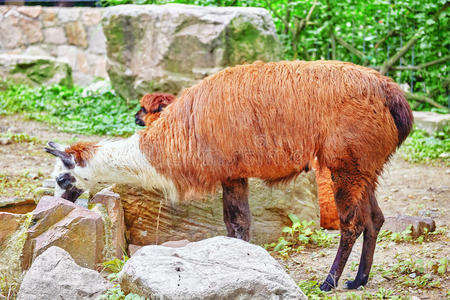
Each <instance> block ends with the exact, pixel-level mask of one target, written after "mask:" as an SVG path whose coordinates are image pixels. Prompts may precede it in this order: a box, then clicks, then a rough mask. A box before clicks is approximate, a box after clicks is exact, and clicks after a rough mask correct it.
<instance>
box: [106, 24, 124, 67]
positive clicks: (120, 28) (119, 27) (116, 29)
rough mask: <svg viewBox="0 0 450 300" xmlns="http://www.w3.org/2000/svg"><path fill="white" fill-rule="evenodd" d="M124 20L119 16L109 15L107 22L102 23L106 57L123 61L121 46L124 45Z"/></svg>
mask: <svg viewBox="0 0 450 300" xmlns="http://www.w3.org/2000/svg"><path fill="white" fill-rule="evenodd" d="M126 25H127V24H126V22H125V20H124V19H123V18H122V17H121V16H111V18H110V19H109V22H105V23H103V31H104V33H105V36H106V38H107V40H108V42H107V43H106V46H107V51H108V57H114V58H115V60H117V61H119V62H122V63H123V52H122V50H123V47H124V45H125V28H126Z"/></svg>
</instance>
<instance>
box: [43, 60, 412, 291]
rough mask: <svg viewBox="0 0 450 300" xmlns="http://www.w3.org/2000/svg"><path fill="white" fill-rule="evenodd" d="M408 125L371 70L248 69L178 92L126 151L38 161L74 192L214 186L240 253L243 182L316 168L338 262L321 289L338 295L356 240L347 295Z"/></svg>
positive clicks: (102, 147)
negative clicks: (102, 187) (329, 194)
mask: <svg viewBox="0 0 450 300" xmlns="http://www.w3.org/2000/svg"><path fill="white" fill-rule="evenodd" d="M412 121H413V117H412V112H411V109H410V107H409V104H408V102H407V101H406V100H405V97H404V95H403V92H402V90H401V89H400V88H399V87H398V85H397V84H396V83H395V82H394V81H392V80H391V79H390V78H388V77H385V76H383V75H381V74H380V73H378V72H376V71H374V70H372V69H369V68H365V67H360V66H357V65H354V64H351V63H344V62H338V61H315V62H304V61H293V62H288V61H284V62H276V63H275V62H274V63H262V62H256V63H253V64H246V65H240V66H236V67H233V68H226V69H225V70H223V71H221V72H219V73H217V74H215V75H212V76H209V77H207V78H205V79H204V80H203V81H201V82H200V83H198V84H196V85H195V86H193V87H191V88H189V89H186V90H184V91H183V92H182V93H181V95H180V96H179V97H178V99H177V101H175V102H174V103H172V104H171V105H169V106H168V107H166V108H165V109H164V110H163V111H162V112H161V115H160V117H159V118H158V119H157V120H155V121H154V122H153V123H152V126H149V127H147V128H146V129H145V130H143V131H140V132H139V133H137V134H135V135H133V136H132V137H130V138H128V139H126V140H119V141H105V142H101V143H99V144H96V145H89V144H81V146H80V144H75V145H73V146H71V147H68V148H65V147H63V146H59V145H57V144H54V143H52V144H49V146H51V148H47V151H48V152H50V153H52V154H54V155H56V156H59V157H61V164H60V171H59V174H68V176H69V177H68V178H69V180H70V186H73V187H77V188H80V189H81V188H84V189H86V188H87V189H89V188H91V187H93V186H95V185H96V184H97V183H98V182H111V183H113V182H119V183H128V184H134V185H139V186H142V187H144V188H147V189H160V190H163V191H164V192H165V193H167V194H169V195H170V196H171V197H174V196H175V195H179V196H180V198H181V199H183V195H185V194H186V193H188V192H195V193H199V194H204V193H208V192H213V191H215V189H216V187H217V185H218V184H219V183H221V185H222V187H223V206H224V220H225V225H226V228H227V231H228V236H231V237H237V238H240V239H243V240H246V241H248V240H249V239H250V235H249V233H250V222H251V214H250V211H249V205H248V181H247V178H249V177H257V178H261V179H264V180H265V181H266V182H267V183H268V184H276V183H279V182H288V181H290V180H292V179H294V178H295V177H296V176H297V175H298V174H300V173H301V172H302V171H303V170H304V169H308V168H309V166H310V164H311V162H312V161H313V159H315V158H317V163H318V166H319V168H328V169H329V170H330V173H331V178H332V181H333V193H334V198H335V202H336V207H337V209H338V213H339V219H340V227H341V228H340V231H341V238H340V243H339V248H338V251H337V255H336V258H335V260H334V262H333V265H332V267H331V270H330V273H329V274H328V276H327V278H326V279H325V281H324V282H323V283H322V285H321V286H320V288H321V289H322V290H327V291H328V290H330V289H331V288H333V287H335V286H336V285H337V283H338V280H339V277H340V276H341V274H342V271H343V269H344V266H345V264H346V262H347V259H348V256H349V254H350V252H351V250H352V247H353V245H354V243H355V241H356V239H357V238H358V236H359V235H360V234H361V233H362V232H363V231H364V241H363V250H362V254H361V261H360V264H359V269H358V272H357V275H356V278H355V280H353V281H349V282H347V283H346V285H347V287H348V288H352V289H354V288H358V287H359V286H361V285H365V284H366V283H367V281H368V278H369V272H370V269H371V266H372V261H373V255H374V250H375V244H376V239H377V235H378V232H379V230H380V228H381V226H382V224H383V222H384V217H383V213H382V212H381V210H380V208H379V206H378V204H377V201H376V199H375V187H376V185H377V178H378V176H379V175H380V173H381V172H382V170H383V166H384V164H385V163H386V162H387V161H388V159H389V157H390V156H391V155H392V153H393V152H394V151H395V150H396V148H397V147H398V146H399V145H400V144H401V143H402V142H403V141H404V139H405V138H406V137H407V135H408V134H409V132H410V130H411V127H412ZM80 151H81V152H82V153H83V154H82V155H75V154H74V152H80ZM75 158H77V161H76V160H75Z"/></svg>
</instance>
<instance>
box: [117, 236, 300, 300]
mask: <svg viewBox="0 0 450 300" xmlns="http://www.w3.org/2000/svg"><path fill="white" fill-rule="evenodd" d="M119 281H120V285H121V288H122V289H123V290H124V291H125V292H131V293H136V294H139V295H141V296H144V297H148V298H151V299H168V300H169V299H186V300H187V299H307V298H306V296H305V295H304V294H303V293H302V292H301V290H300V289H299V288H298V286H297V285H296V284H295V282H294V280H292V278H290V277H289V275H288V274H286V272H285V271H284V270H283V268H282V267H281V266H280V265H279V264H278V262H277V261H276V260H275V259H274V258H272V257H271V256H270V255H269V253H267V251H265V250H264V249H263V248H261V247H259V246H255V245H252V244H250V243H247V242H244V241H241V240H238V239H233V238H227V237H215V238H211V239H207V240H203V241H200V242H196V243H190V244H188V245H186V246H185V247H182V248H169V247H164V246H146V247H143V248H141V249H140V250H139V251H138V252H137V253H136V254H135V255H134V256H133V257H132V258H131V259H129V260H128V261H127V262H126V263H125V265H124V267H123V270H122V271H121V273H120V274H119Z"/></svg>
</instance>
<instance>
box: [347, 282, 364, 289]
mask: <svg viewBox="0 0 450 300" xmlns="http://www.w3.org/2000/svg"><path fill="white" fill-rule="evenodd" d="M360 286H361V285H360V284H358V283H357V282H356V280H349V281H347V282H346V283H345V284H344V288H346V289H348V290H356V289H357V288H359V287H360Z"/></svg>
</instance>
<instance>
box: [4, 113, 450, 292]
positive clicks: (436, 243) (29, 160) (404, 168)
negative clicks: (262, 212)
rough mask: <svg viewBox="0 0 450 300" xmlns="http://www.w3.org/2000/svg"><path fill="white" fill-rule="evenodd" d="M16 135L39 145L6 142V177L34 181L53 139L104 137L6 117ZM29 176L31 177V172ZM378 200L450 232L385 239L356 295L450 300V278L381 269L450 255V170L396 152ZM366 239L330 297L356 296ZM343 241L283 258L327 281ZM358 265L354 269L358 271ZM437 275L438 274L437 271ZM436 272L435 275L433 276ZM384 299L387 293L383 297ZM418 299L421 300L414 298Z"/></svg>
mask: <svg viewBox="0 0 450 300" xmlns="http://www.w3.org/2000/svg"><path fill="white" fill-rule="evenodd" d="M8 130H9V131H10V132H13V133H26V134H28V135H30V136H34V137H37V138H38V139H39V142H35V143H11V144H8V145H1V144H0V175H3V176H8V177H9V178H14V177H20V176H22V177H23V176H24V175H23V174H25V172H27V174H36V176H37V177H38V178H37V179H36V176H34V175H32V176H28V177H29V178H30V180H31V178H33V176H34V178H35V179H34V180H42V179H44V178H48V177H49V175H50V173H51V171H52V166H53V164H54V158H52V157H51V155H49V154H47V153H45V152H44V151H43V147H44V146H45V143H46V142H47V141H48V140H53V141H57V142H61V143H72V142H74V141H76V140H99V139H101V138H100V137H96V136H83V135H78V134H69V133H63V132H60V131H58V130H55V129H53V128H51V127H49V126H48V125H46V124H43V123H38V122H33V121H29V120H23V119H22V118H21V117H19V116H0V133H5V132H7V131H8ZM25 177H26V176H25ZM377 194H378V201H379V204H380V207H381V208H382V210H383V212H384V214H385V216H396V215H412V216H420V215H426V214H428V213H431V214H432V215H433V217H434V220H435V221H436V224H437V226H438V228H441V229H442V228H443V230H445V232H444V233H443V234H441V235H439V236H436V237H434V238H432V240H431V241H427V242H424V243H423V244H419V243H406V242H403V243H394V242H391V241H384V242H382V243H379V245H377V249H376V252H375V259H374V268H373V270H374V276H373V278H372V279H371V280H370V281H369V283H368V285H367V286H366V287H365V289H364V290H358V291H355V293H356V294H358V295H362V294H363V293H366V294H367V293H371V294H375V293H377V292H379V289H380V288H384V289H386V290H391V291H392V292H391V294H390V296H393V295H400V296H408V297H418V298H420V299H450V279H449V276H448V274H449V273H448V272H447V273H446V276H445V275H444V276H439V277H436V278H439V280H440V287H436V288H418V287H416V286H412V287H408V286H406V285H405V284H402V283H401V281H400V279H398V278H390V277H389V276H384V277H383V276H382V272H381V271H380V270H382V269H384V270H386V269H389V268H392V267H393V266H394V265H395V264H398V263H399V262H401V261H407V260H412V261H417V260H418V259H424V261H425V262H427V261H436V260H439V259H441V258H448V259H449V258H450V233H449V229H448V226H449V220H450V219H449V217H450V168H447V167H445V166H429V165H422V164H411V163H408V162H406V161H404V160H403V159H402V158H401V156H400V155H395V156H394V157H393V159H392V160H391V162H390V163H389V165H387V166H386V169H385V172H384V175H383V176H382V179H381V180H380V185H379V188H378V192H377ZM10 197H11V188H10V189H9V190H8V189H6V192H3V193H2V194H0V200H4V199H6V198H10ZM361 241H362V239H361V238H360V239H359V240H358V242H357V244H356V245H355V248H354V250H353V252H352V254H351V256H350V259H349V261H348V263H347V267H346V269H345V271H344V274H343V276H342V279H341V282H340V286H339V288H338V289H336V290H335V291H334V292H332V293H330V294H329V296H331V297H332V296H337V297H338V298H339V299H345V298H351V294H349V291H348V290H345V289H343V288H342V286H343V283H344V282H345V281H346V280H347V279H351V278H352V277H354V276H355V274H356V270H357V267H356V264H357V263H358V262H359V254H360V251H361ZM336 249H337V245H334V246H332V247H330V248H318V249H306V250H304V251H302V252H300V253H296V254H293V255H292V256H291V257H290V258H289V259H288V260H280V262H281V263H282V264H284V265H285V266H286V268H287V270H288V272H289V273H290V275H291V276H292V277H293V278H294V280H295V281H296V282H299V281H302V280H317V281H319V282H321V281H322V280H323V279H324V278H325V277H326V274H327V272H328V270H329V268H330V266H331V264H332V262H333V259H334V256H335V254H336ZM352 269H354V270H352ZM436 276H437V275H436ZM434 277H435V276H434V275H433V279H435V278H434ZM380 298H381V296H380ZM413 299H417V298H413Z"/></svg>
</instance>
